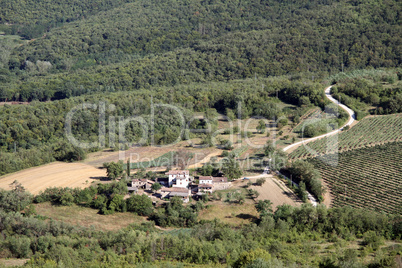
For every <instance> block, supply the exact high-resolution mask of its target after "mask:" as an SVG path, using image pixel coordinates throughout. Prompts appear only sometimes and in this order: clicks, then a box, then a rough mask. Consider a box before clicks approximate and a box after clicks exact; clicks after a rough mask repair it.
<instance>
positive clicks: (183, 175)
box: [128, 170, 231, 202]
mask: <svg viewBox="0 0 402 268" xmlns="http://www.w3.org/2000/svg"><path fill="white" fill-rule="evenodd" d="M165 175H168V177H167V178H157V179H156V180H155V181H152V180H148V179H133V180H132V182H131V186H130V187H128V190H129V192H131V193H134V194H135V193H137V192H138V190H139V189H144V190H151V187H152V185H153V184H154V183H157V182H158V183H159V184H160V185H162V188H161V189H160V190H159V191H157V192H158V194H159V195H160V198H161V199H165V198H171V197H174V196H178V197H181V198H182V199H183V201H184V202H188V201H189V199H190V196H192V197H195V196H197V197H199V196H202V195H204V194H212V193H213V192H214V191H216V190H225V189H228V188H230V186H231V182H230V181H228V179H227V178H226V177H212V176H200V177H198V183H195V182H196V181H195V178H194V177H192V176H190V172H189V171H188V170H171V171H169V172H167V173H165Z"/></svg>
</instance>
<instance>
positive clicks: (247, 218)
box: [236, 213, 258, 222]
mask: <svg viewBox="0 0 402 268" xmlns="http://www.w3.org/2000/svg"><path fill="white" fill-rule="evenodd" d="M236 218H239V219H243V220H251V221H253V222H254V221H257V220H258V219H257V217H255V216H253V215H250V214H246V213H240V214H238V215H236Z"/></svg>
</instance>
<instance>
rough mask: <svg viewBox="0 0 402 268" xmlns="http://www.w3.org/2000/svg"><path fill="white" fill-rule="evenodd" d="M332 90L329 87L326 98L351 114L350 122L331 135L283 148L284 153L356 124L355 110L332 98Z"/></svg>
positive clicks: (326, 90)
mask: <svg viewBox="0 0 402 268" xmlns="http://www.w3.org/2000/svg"><path fill="white" fill-rule="evenodd" d="M331 88H332V86H329V87H327V88H326V89H325V96H326V97H327V98H328V99H329V100H330V101H332V102H333V103H335V104H336V105H338V106H339V107H341V108H342V109H344V110H345V111H346V112H347V113H348V114H349V121H348V122H347V123H346V124H345V125H344V126H342V127H341V128H339V129H336V130H334V131H331V132H329V133H326V134H323V135H321V136H317V137H314V138H310V139H306V140H304V139H303V140H302V141H299V142H296V143H293V144H291V145H289V146H286V147H285V148H283V151H284V152H286V151H288V150H290V149H292V148H293V149H295V148H297V147H299V146H300V145H302V144H306V143H309V142H311V141H315V140H318V139H321V138H324V137H328V136H331V135H334V134H336V133H338V132H340V131H342V130H343V128H344V127H346V126H350V125H352V124H353V122H354V121H355V119H356V115H355V112H353V110H352V109H350V108H349V107H347V106H346V105H344V104H342V103H340V102H339V101H337V100H336V99H334V98H333V97H332V96H331Z"/></svg>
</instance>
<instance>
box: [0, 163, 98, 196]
mask: <svg viewBox="0 0 402 268" xmlns="http://www.w3.org/2000/svg"><path fill="white" fill-rule="evenodd" d="M105 176H106V170H105V169H98V168H95V167H93V166H90V165H87V164H83V163H63V162H54V163H51V164H48V165H43V166H39V167H34V168H29V169H25V170H22V171H19V172H16V173H13V174H9V175H5V176H3V177H0V188H2V189H5V190H10V186H9V185H10V184H11V183H12V182H13V181H15V180H17V181H18V182H20V183H21V184H22V185H23V186H24V187H25V189H27V190H28V191H29V192H30V193H32V194H38V193H39V192H40V191H43V190H45V189H46V188H48V187H71V188H75V187H79V188H85V187H88V186H89V185H90V184H91V182H92V181H99V179H100V178H103V177H105ZM87 181H88V182H87Z"/></svg>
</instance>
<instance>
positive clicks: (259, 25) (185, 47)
mask: <svg viewBox="0 0 402 268" xmlns="http://www.w3.org/2000/svg"><path fill="white" fill-rule="evenodd" d="M379 10H381V12H379ZM398 10H400V5H397V4H396V2H395V1H385V0H384V1H375V2H374V1H370V2H367V1H366V2H359V3H356V2H355V1H339V3H338V2H336V3H335V2H333V1H332V2H331V3H330V2H327V1H324V2H323V1H312V2H311V3H304V2H297V3H294V1H282V2H281V3H278V2H277V1H268V2H266V1H265V2H260V1H254V0H250V1H246V2H242V3H238V2H235V1H231V2H225V3H223V2H219V3H218V2H196V1H190V2H186V3H183V2H175V1H153V2H152V3H149V2H146V3H145V2H135V3H129V4H126V5H124V6H122V7H119V8H116V9H112V10H110V11H108V12H105V13H102V14H101V15H100V14H99V15H97V16H93V17H90V18H88V19H86V20H82V21H79V22H73V23H69V24H67V25H65V26H63V27H59V28H55V29H53V30H51V31H50V32H49V33H48V34H47V35H46V37H44V38H41V39H38V40H36V41H34V42H30V43H28V44H26V45H23V46H21V47H18V48H16V49H15V50H14V52H13V53H12V55H10V57H9V60H8V67H9V68H8V69H7V70H5V71H4V72H7V73H8V74H7V77H8V78H9V79H10V81H9V83H7V84H6V85H5V86H4V87H3V91H5V92H6V94H5V95H6V96H7V98H8V99H20V98H25V99H26V98H28V99H30V98H31V96H34V95H39V97H36V98H37V99H53V98H67V97H70V96H74V95H76V94H87V93H89V92H93V91H97V90H99V91H114V90H132V89H137V88H150V87H153V86H155V85H163V86H171V85H176V84H183V83H190V82H203V81H211V80H214V81H228V80H233V79H241V78H251V77H255V76H256V75H257V76H259V77H266V76H275V75H283V74H289V73H293V74H294V73H300V72H305V73H308V74H310V75H311V76H310V77H311V79H317V76H319V75H317V73H324V74H327V73H333V72H338V71H340V70H341V69H342V66H344V68H346V69H348V70H350V69H358V68H365V67H367V66H370V67H375V68H378V67H394V66H399V65H400V64H401V62H400V59H401V57H400V55H399V53H400V52H399V49H398V44H399V40H400V34H399V33H400V30H401V26H400V24H399V23H398V20H397V18H398ZM117 18H118V19H117ZM368 18H369V19H368ZM143 21H147V22H148V23H146V24H144V23H143ZM78 70H80V71H79V72H77V71H78ZM54 72H56V73H57V72H63V74H62V75H58V76H54V75H53V74H52V73H54ZM49 73H50V74H49ZM313 76H316V77H315V78H314V77H313ZM22 81H24V82H23V83H22ZM26 82H28V83H26ZM55 84H56V85H55ZM58 87H60V88H64V90H62V93H61V94H59V95H58V94H55V93H56V91H55V89H56V88H58ZM8 91H10V92H8ZM34 92H35V93H34ZM33 93H34V94H33ZM41 94H42V95H43V96H42V97H40V96H41ZM2 95H4V93H2ZM24 95H28V97H27V96H24Z"/></svg>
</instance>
